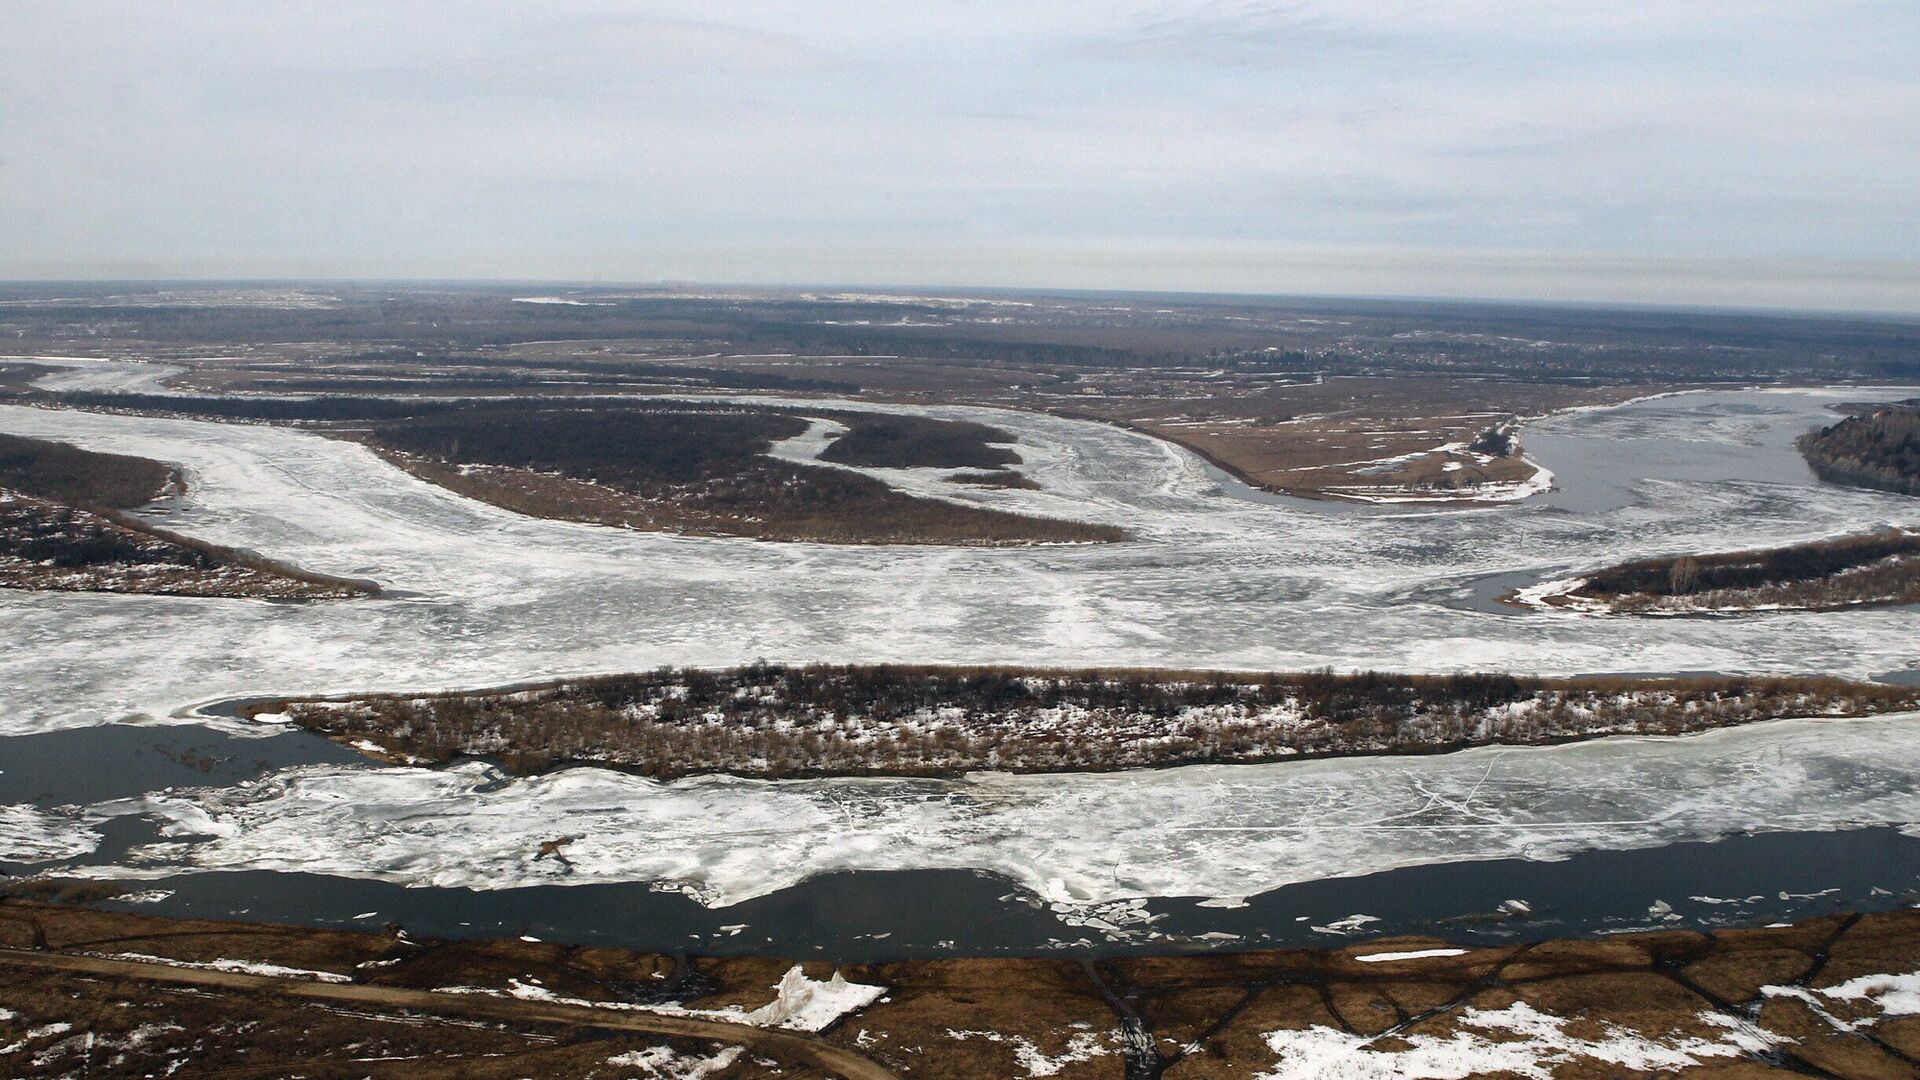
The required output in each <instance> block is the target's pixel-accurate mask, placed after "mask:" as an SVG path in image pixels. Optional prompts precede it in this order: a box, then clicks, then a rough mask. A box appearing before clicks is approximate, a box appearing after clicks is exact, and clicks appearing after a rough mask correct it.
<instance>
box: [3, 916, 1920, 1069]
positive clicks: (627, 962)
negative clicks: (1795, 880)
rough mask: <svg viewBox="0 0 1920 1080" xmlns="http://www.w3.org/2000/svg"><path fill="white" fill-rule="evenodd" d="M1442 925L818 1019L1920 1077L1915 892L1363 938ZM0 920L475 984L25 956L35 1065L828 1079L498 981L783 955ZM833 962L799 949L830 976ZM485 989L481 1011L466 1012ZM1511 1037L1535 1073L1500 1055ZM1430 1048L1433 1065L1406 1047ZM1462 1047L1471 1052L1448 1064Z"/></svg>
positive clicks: (78, 941)
mask: <svg viewBox="0 0 1920 1080" xmlns="http://www.w3.org/2000/svg"><path fill="white" fill-rule="evenodd" d="M1446 944H1447V943H1446V942H1442V941H1435V940H1431V939H1405V938H1403V939H1394V940H1387V941H1374V942H1368V943H1366V944H1363V945H1356V946H1351V947H1348V948H1345V949H1341V950H1338V951H1326V950H1306V949H1297V950H1286V951H1261V952H1244V953H1211V954H1206V955H1197V956H1168V957H1140V958H1125V959H1112V960H1102V961H1075V960H1071V959H979V960H974V959H952V960H922V961H903V962H892V963H877V964H857V965H845V966H843V967H841V968H840V971H841V972H842V973H843V974H844V975H845V976H846V977H847V978H848V979H850V980H853V981H855V982H860V983H867V984H874V985H880V986H885V987H887V988H888V992H887V994H886V997H885V998H884V999H882V1000H881V1001H879V1002H876V1003H874V1004H872V1005H870V1006H868V1007H866V1008H865V1009H862V1010H859V1011H856V1012H854V1013H852V1014H851V1015H848V1016H846V1017H844V1018H843V1019H841V1020H840V1021H839V1022H837V1023H836V1024H834V1025H832V1026H831V1027H829V1028H827V1029H826V1030H825V1032H824V1033H823V1034H822V1035H821V1039H822V1040H823V1041H824V1042H825V1043H827V1044H830V1045H832V1046H836V1047H839V1048H841V1049H843V1050H845V1051H852V1052H855V1053H857V1054H859V1055H860V1056H862V1057H864V1058H865V1059H867V1060H868V1061H870V1062H872V1063H874V1064H876V1065H878V1066H879V1067H880V1068H881V1069H883V1070H886V1071H889V1072H891V1073H892V1074H893V1075H895V1076H897V1077H901V1078H911V1077H922V1078H930V1080H932V1078H939V1080H981V1078H986V1077H994V1078H1000V1077H1006V1078H1017V1077H1038V1076H1052V1077H1058V1078H1059V1080H1122V1078H1127V1080H1142V1078H1149V1077H1163V1076H1164V1077H1168V1078H1180V1077H1191V1078H1194V1080H1209V1078H1218V1080H1227V1078H1244V1080H1251V1078H1254V1077H1268V1078H1272V1080H1309V1078H1319V1077H1325V1076H1328V1075H1329V1073H1328V1072H1327V1070H1328V1069H1330V1068H1334V1067H1338V1068H1341V1069H1343V1070H1345V1071H1342V1072H1339V1073H1334V1074H1331V1075H1339V1076H1365V1077H1383V1078H1384V1077H1389V1076H1395V1075H1406V1074H1409V1073H1412V1072H1415V1071H1417V1072H1418V1075H1423V1076H1436V1075H1446V1076H1458V1077H1466V1076H1469V1075H1473V1076H1482V1075H1485V1076H1496V1075H1497V1076H1535V1077H1539V1076H1550V1077H1553V1078H1554V1080H1600V1078H1608V1080H1621V1078H1632V1080H1648V1078H1652V1077H1657V1076H1658V1077H1664V1076H1674V1075H1680V1076H1696V1075H1697V1076H1700V1077H1703V1078H1706V1077H1713V1078H1718V1080H1748V1078H1758V1077H1767V1076H1775V1075H1779V1076H1818V1077H1826V1078H1829V1080H1832V1078H1848V1080H1854V1078H1858V1080H1880V1078H1888V1080H1891V1078H1910V1077H1912V1076H1914V1075H1915V1073H1916V1067H1915V1061H1916V1059H1917V1058H1920V1016H1914V1015H1912V1009H1911V1007H1910V1005H1909V1004H1907V1003H1906V1001H1905V998H1906V996H1907V995H1910V993H1911V990H1910V987H1911V984H1912V973H1914V972H1916V971H1920V913H1917V912H1914V911H1911V910H1898V911H1891V912H1886V913H1878V914H1869V915H1865V916H1833V917H1827V918H1821V919H1815V920H1810V921H1808V922H1804V923H1801V924H1799V925H1795V926H1777V927H1769V928H1766V929H1752V930H1725V931H1719V932H1716V933H1713V934H1701V933H1692V932H1666V933H1641V934H1630V935H1618V936H1613V937H1609V938H1607V939H1605V940H1600V941H1580V940H1573V941H1546V942H1539V943H1534V944H1510V945H1499V946H1495V947H1490V948H1473V949H1466V950H1460V951H1458V952H1457V954H1456V955H1438V956H1425V957H1414V958H1410V959H1404V960H1393V961H1389V962H1384V963H1379V962H1365V961H1362V960H1360V959H1358V958H1359V957H1363V956H1373V955H1378V954H1380V953H1383V952H1392V951H1398V952H1410V951H1411V952H1417V951H1419V950H1423V949H1435V948H1441V947H1444V946H1446ZM0 946H3V947H7V948H13V949H22V950H38V951H40V952H42V953H43V954H52V953H58V954H65V955H75V954H83V955H84V954H96V955H98V954H109V955H110V954H136V955H142V956H151V957H157V958H163V959H166V960H175V961H182V962H186V963H193V964H207V963H212V962H215V961H222V960H239V961H244V962H251V963H265V964H275V965H280V966H283V967H287V968H294V969H304V970H312V971H319V972H328V973H334V977H336V978H343V979H345V980H347V981H346V983H345V984H344V985H349V986H366V987H369V988H379V987H392V988H406V989H418V990H433V989H439V988H447V987H464V988H469V989H471V990H474V991H479V993H465V994H460V995H451V994H449V995H445V996H442V997H439V998H437V999H436V1002H435V1007H434V1008H430V1009H423V1008H414V1009H401V1008H396V1007H392V1006H387V1007H382V1006H379V1005H365V1006H360V1007H355V1008H342V1007H337V1006H336V1007H318V1006H316V1005H315V1004H314V1003H310V1002H300V1001H298V1000H296V999H294V998H291V997H281V996H278V995H275V994H272V993H259V992H247V993H242V992H235V991H223V990H218V989H202V990H194V991H182V990H178V989H168V988H165V987H162V986H159V985H156V984H154V983H149V982H142V981H141V980H139V979H137V978H108V977H77V976H73V975H67V974H61V973H57V972H51V971H45V970H40V969H35V968H32V967H15V968H11V969H8V970H7V974H6V978H5V979H0V1010H3V1011H0V1062H4V1065H0V1068H7V1069H10V1071H11V1073H12V1074H13V1075H19V1076H29V1075H33V1076H38V1075H47V1076H55V1075H86V1076H91V1077H114V1078H118V1077H141V1076H152V1075H163V1074H173V1075H196V1076H200V1075H248V1076H267V1075H300V1076H306V1077H314V1078H326V1080H331V1078H336V1077H338V1078H359V1077H379V1078H394V1080H399V1078H405V1080H414V1078H418V1077H454V1076H459V1077H478V1078H496V1077H497V1078H517V1077H525V1076H553V1077H562V1076H565V1077H583V1078H584V1077H603V1078H607V1080H612V1078H622V1080H632V1078H646V1077H652V1078H655V1080H659V1078H661V1077H675V1076H679V1077H687V1076H700V1077H705V1078H707V1080H748V1078H761V1077H774V1076H783V1077H790V1078H795V1080H798V1078H802V1077H805V1078H810V1080H818V1078H820V1077H821V1074H820V1073H819V1072H818V1071H816V1070H815V1069H813V1068H812V1067H810V1066H808V1065H806V1064H805V1063H802V1062H798V1061H795V1060H791V1059H783V1058H782V1057H780V1056H778V1055H775V1054H771V1053H769V1052H767V1051H765V1050H764V1049H760V1048H756V1049H754V1050H753V1051H752V1052H750V1053H746V1054H737V1055H733V1056H732V1058H731V1063H730V1064H727V1065H724V1066H721V1067H719V1068H713V1069H710V1070H707V1071H702V1072H698V1073H694V1072H691V1071H689V1072H675V1071H668V1070H667V1069H661V1070H658V1071H656V1070H653V1069H649V1068H642V1067H638V1066H635V1065H632V1064H625V1065H624V1066H623V1065H621V1064H616V1063H615V1061H614V1060H613V1059H615V1058H619V1059H621V1061H622V1062H628V1063H630V1062H633V1061H636V1060H643V1061H644V1060H647V1059H645V1058H635V1057H631V1056H628V1055H633V1054H635V1052H636V1051H645V1052H647V1053H651V1054H652V1055H653V1060H657V1061H663V1062H665V1061H669V1060H672V1059H679V1060H680V1061H681V1062H683V1063H686V1064H690V1063H691V1062H693V1061H696V1060H700V1059H711V1057H712V1056H713V1055H714V1053H715V1049H716V1048H715V1046H714V1045H713V1044H711V1043H699V1042H687V1041H680V1040H664V1039H660V1038H650V1037H646V1036H635V1035H622V1034H620V1033H616V1032H610V1031H605V1030H595V1029H593V1028H592V1027H590V1026H583V1025H579V1024H574V1025H560V1024H554V1023H551V1022H547V1021H546V1020H544V1019H542V1018H541V1016H540V1014H539V1013H538V1011H537V1010H538V1008H539V1006H538V1005H537V1004H535V1003H521V1002H516V1001H515V1000H514V999H512V998H511V997H507V996H506V995H507V993H508V992H509V991H511V989H512V987H513V986H514V985H515V984H519V985H521V986H527V985H535V986H539V987H544V988H547V989H549V990H551V991H552V992H553V993H554V994H555V995H558V996H560V997H564V998H567V999H573V1000H579V1001H583V1002H602V1003H624V1004H633V1003H659V1002H672V1003H676V1004H681V1005H686V1006H689V1007H696V1008H699V1007H705V1008H711V1007H715V1006H720V1005H731V1004H738V1005H741V1006H744V1007H748V1008H751V1007H754V1006H756V1005H758V1004H760V1003H763V1002H765V1001H767V1000H768V999H769V998H770V997H771V987H772V984H773V983H774V982H776V981H777V980H778V979H779V978H780V975H781V972H782V971H783V970H784V969H785V968H786V967H787V966H789V965H788V962H787V961H782V960H776V959H772V958H733V959H724V958H692V959H688V958H674V957H666V956H659V955H653V954H645V953H635V952H629V951H625V950H618V949H609V948H597V947H574V946H567V945H562V944H556V943H548V942H533V941H522V940H516V939H500V940H476V941H441V940H434V939H414V938H410V937H408V936H406V935H405V934H404V933H402V932H400V931H398V930H394V929H390V930H389V931H388V932H386V933H380V934H374V933H349V932H342V931H333V930H310V929H303V928H296V927H282V926H264V925H254V924H244V923H216V922H206V921H197V920H172V919H161V918H154V917H150V916H138V915H127V914H118V913H111V912H101V911H90V910H85V909H76V908H63V907H54V906H48V905H44V904H36V903H26V902H21V901H13V902H8V903H6V904H4V905H0ZM832 970H833V965H831V964H829V963H820V962H813V963H809V964H807V965H806V968H805V971H806V973H807V974H808V975H809V976H810V977H813V978H824V977H826V976H827V975H828V974H829V973H830V972H831V971H832ZM302 982H303V980H301V979H299V978H298V977H297V976H295V977H292V978H290V979H289V984H290V985H294V986H298V985H300V984H301V983H302ZM481 1007H484V1008H485V1009H486V1010H487V1011H486V1012H485V1013H484V1014H480V1015H475V1014H474V1013H473V1012H469V1011H467V1010H473V1009H477V1008H481ZM514 1008H522V1009H524V1010H525V1015H518V1016H516V1015H514V1014H513V1013H512V1011H511V1010H512V1009H514ZM502 1010H505V1011H502ZM627 1015H631V1014H630V1013H629V1014H627ZM654 1048H665V1050H666V1051H667V1052H666V1053H663V1052H661V1051H660V1050H658V1049H654ZM669 1053H670V1054H671V1058H670V1057H669ZM1502 1060H1506V1061H1507V1062H1508V1063H1509V1069H1522V1070H1525V1071H1519V1072H1514V1071H1507V1070H1502V1069H1499V1068H1497V1067H1494V1068H1489V1067H1488V1066H1489V1064H1490V1063H1497V1062H1500V1061H1502ZM1416 1062H1425V1063H1426V1064H1425V1066H1424V1067H1421V1068H1418V1069H1417V1070H1416V1064H1415V1063H1416ZM686 1064H682V1065H681V1067H682V1068H685V1067H686ZM1449 1064H1450V1065H1452V1067H1453V1069H1454V1070H1455V1071H1444V1067H1445V1066H1447V1065H1449ZM1476 1065H1477V1066H1478V1068H1476V1067H1475V1066H1476ZM1436 1068H1440V1069H1443V1071H1439V1072H1436V1071H1434V1070H1435V1069H1436Z"/></svg>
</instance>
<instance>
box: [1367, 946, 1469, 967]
mask: <svg viewBox="0 0 1920 1080" xmlns="http://www.w3.org/2000/svg"><path fill="white" fill-rule="evenodd" d="M1466 954H1467V950H1465V949H1412V950H1409V951H1407V952H1377V953H1368V954H1366V955H1365V956H1356V957H1354V959H1355V960H1358V961H1360V962H1361V963H1363V964H1390V963H1392V962H1393V961H1395V960H1425V959H1427V958H1428V957H1432V956H1465V955H1466Z"/></svg>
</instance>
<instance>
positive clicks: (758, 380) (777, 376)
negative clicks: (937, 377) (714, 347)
mask: <svg viewBox="0 0 1920 1080" xmlns="http://www.w3.org/2000/svg"><path fill="white" fill-rule="evenodd" d="M347 359H348V360H349V361H355V362H360V363H372V364H377V365H380V366H376V367H369V368H361V369H358V370H357V371H356V370H353V369H348V370H347V371H341V370H340V369H337V368H328V369H316V374H317V373H319V372H320V371H326V372H329V373H332V372H338V373H341V374H385V375H391V374H393V370H392V368H393V366H394V365H408V366H412V365H428V366H445V367H460V368H478V369H498V368H523V369H526V370H528V371H554V372H562V373H567V374H573V373H580V374H585V375H589V376H602V377H605V376H612V377H618V378H622V379H626V380H629V381H643V382H645V381H657V382H664V383H667V384H670V385H685V386H690V387H695V388H700V387H704V388H709V389H715V390H786V391H810V392H814V393H825V394H857V393H859V392H860V384H858V383H855V382H849V381H846V380H843V379H816V378H812V377H809V376H805V375H788V374H785V373H783V372H773V371H736V370H731V369H727V368H716V367H708V366H705V365H700V364H683V363H674V362H667V361H659V360H607V359H600V358H598V357H580V358H577V359H540V358H522V357H514V356H499V355H491V354H486V353H421V352H418V351H415V350H411V349H394V350H383V351H375V352H363V353H356V354H354V355H352V356H349V357H347ZM456 377H458V378H463V379H476V378H479V377H481V376H479V375H478V373H469V372H465V371H463V372H460V373H459V374H458V376H456ZM485 378H487V379H488V380H490V381H491V380H501V381H504V382H507V383H509V384H512V383H516V382H520V381H524V382H527V383H539V382H542V381H544V382H548V383H550V382H552V381H553V380H552V379H550V378H547V379H544V380H543V378H542V376H539V375H522V374H516V373H498V374H493V375H488V376H485Z"/></svg>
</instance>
